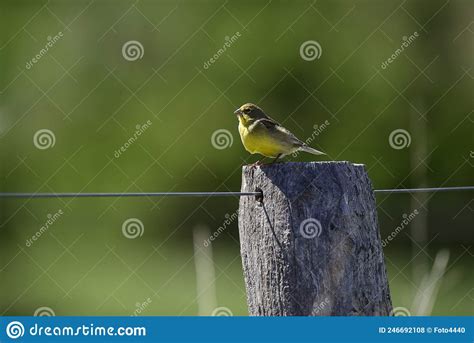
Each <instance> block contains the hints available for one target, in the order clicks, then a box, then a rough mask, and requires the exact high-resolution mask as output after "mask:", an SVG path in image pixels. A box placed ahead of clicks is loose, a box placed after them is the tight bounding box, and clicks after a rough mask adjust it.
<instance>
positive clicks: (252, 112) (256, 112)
mask: <svg viewBox="0 0 474 343" xmlns="http://www.w3.org/2000/svg"><path fill="white" fill-rule="evenodd" d="M234 113H235V114H237V116H238V117H239V121H240V122H241V123H242V124H244V125H245V124H248V123H251V122H253V121H255V120H257V119H262V118H268V117H267V115H266V114H265V112H263V110H262V109H261V108H260V107H258V106H257V105H254V104H251V103H247V104H244V105H242V106H240V107H239V108H238V109H236V110H235V111H234Z"/></svg>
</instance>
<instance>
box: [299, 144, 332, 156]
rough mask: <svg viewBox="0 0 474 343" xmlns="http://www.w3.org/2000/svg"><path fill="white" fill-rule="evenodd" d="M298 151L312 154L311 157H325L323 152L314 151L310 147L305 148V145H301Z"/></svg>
mask: <svg viewBox="0 0 474 343" xmlns="http://www.w3.org/2000/svg"><path fill="white" fill-rule="evenodd" d="M300 150H301V151H304V152H309V153H310V154H313V155H326V154H325V153H324V152H322V151H319V150H316V149H313V148H311V147H310V146H307V145H306V144H305V145H302V146H301V147H300Z"/></svg>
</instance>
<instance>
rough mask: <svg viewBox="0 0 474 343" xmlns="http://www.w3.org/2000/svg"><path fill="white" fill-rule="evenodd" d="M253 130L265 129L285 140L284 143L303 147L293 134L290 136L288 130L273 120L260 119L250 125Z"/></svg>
mask: <svg viewBox="0 0 474 343" xmlns="http://www.w3.org/2000/svg"><path fill="white" fill-rule="evenodd" d="M252 126H253V127H254V128H258V127H262V126H263V127H265V128H266V129H267V130H269V131H271V132H273V133H275V134H277V135H278V136H281V137H282V138H284V139H285V141H289V142H291V143H292V144H294V145H297V146H301V145H304V143H303V142H302V141H300V140H299V139H298V138H296V136H295V135H294V134H292V133H291V132H290V131H289V130H287V129H285V128H284V127H283V126H281V125H280V124H279V123H278V122H277V121H275V120H273V119H272V118H270V117H269V118H262V119H258V120H256V121H255V123H254V124H253V125H252ZM250 130H252V128H251V129H250Z"/></svg>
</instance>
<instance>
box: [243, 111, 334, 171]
mask: <svg viewBox="0 0 474 343" xmlns="http://www.w3.org/2000/svg"><path fill="white" fill-rule="evenodd" d="M234 114H236V115H237V118H238V120H239V134H240V138H241V140H242V144H243V145H244V148H245V150H247V151H248V152H249V153H251V154H260V155H263V156H264V157H271V158H274V160H273V162H272V164H273V163H275V162H276V161H277V160H278V159H279V158H281V157H284V156H286V155H289V154H293V153H295V152H297V151H304V152H308V153H310V154H313V155H325V153H324V152H322V151H318V150H316V149H313V148H311V147H310V146H308V145H307V144H306V143H305V142H303V141H301V140H299V139H298V138H296V136H295V135H294V134H292V133H291V132H290V131H289V130H287V129H286V128H284V127H283V126H281V125H280V124H279V123H278V122H277V121H275V120H273V119H272V118H270V117H269V116H268V115H266V114H265V112H264V111H263V110H262V109H261V108H260V107H258V106H257V105H254V104H252V103H246V104H244V105H242V106H240V107H239V108H238V109H236V110H235V111H234ZM259 163H260V161H257V162H256V164H259Z"/></svg>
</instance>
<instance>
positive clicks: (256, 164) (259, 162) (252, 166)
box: [250, 160, 262, 169]
mask: <svg viewBox="0 0 474 343" xmlns="http://www.w3.org/2000/svg"><path fill="white" fill-rule="evenodd" d="M261 165H262V162H261V161H260V160H258V161H257V162H255V163H252V164H251V165H250V168H252V169H255V168H257V167H260V166H261Z"/></svg>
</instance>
